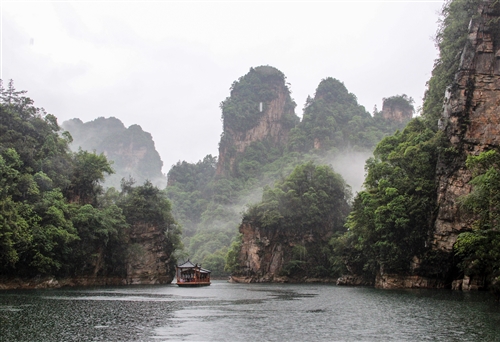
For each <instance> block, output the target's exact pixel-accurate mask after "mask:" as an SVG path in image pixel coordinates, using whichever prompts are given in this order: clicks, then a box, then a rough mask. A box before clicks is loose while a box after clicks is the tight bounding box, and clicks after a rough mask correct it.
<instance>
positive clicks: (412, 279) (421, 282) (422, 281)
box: [375, 274, 445, 289]
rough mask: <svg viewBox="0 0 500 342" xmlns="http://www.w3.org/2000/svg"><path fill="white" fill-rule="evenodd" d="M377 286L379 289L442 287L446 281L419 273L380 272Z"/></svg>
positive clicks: (376, 281) (376, 282)
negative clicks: (422, 275)
mask: <svg viewBox="0 0 500 342" xmlns="http://www.w3.org/2000/svg"><path fill="white" fill-rule="evenodd" d="M375 287H376V288H379V289H442V288H445V283H444V282H443V281H441V280H438V279H434V278H426V277H421V276H418V275H401V274H378V275H377V277H376V278H375Z"/></svg>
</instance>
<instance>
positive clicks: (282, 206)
mask: <svg viewBox="0 0 500 342" xmlns="http://www.w3.org/2000/svg"><path fill="white" fill-rule="evenodd" d="M350 196H351V194H350V189H349V188H348V186H347V185H346V184H345V182H344V180H343V179H342V177H341V176H340V175H338V174H336V173H334V172H333V170H332V169H331V168H330V167H328V166H324V165H321V166H316V165H314V164H313V163H312V162H309V163H306V164H303V165H299V166H297V167H296V168H295V170H294V171H293V172H292V173H291V174H290V175H289V176H288V177H287V178H286V179H285V180H284V181H282V182H278V183H277V184H276V186H275V187H274V188H273V189H271V188H269V187H268V188H266V189H265V190H264V194H263V196H262V202H261V203H259V204H255V205H253V206H250V207H249V209H248V211H247V212H246V214H245V215H244V217H243V220H244V221H252V222H253V223H254V224H255V225H257V226H259V227H263V228H268V229H271V228H278V227H279V228H280V229H294V230H304V229H314V230H316V229H318V228H320V227H321V228H322V229H327V230H331V231H335V230H341V229H342V226H343V223H344V218H345V215H346V214H347V212H348V211H349V206H348V200H349V198H350Z"/></svg>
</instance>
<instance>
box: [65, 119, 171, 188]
mask: <svg viewBox="0 0 500 342" xmlns="http://www.w3.org/2000/svg"><path fill="white" fill-rule="evenodd" d="M62 128H63V129H65V130H67V131H68V132H69V133H70V134H71V136H72V138H73V142H72V143H71V144H70V147H71V149H72V150H73V151H78V149H79V148H81V149H82V150H87V151H96V152H97V153H103V154H104V155H105V156H106V158H108V160H110V161H113V165H112V167H113V170H114V171H115V174H112V175H109V176H107V177H106V180H105V183H104V184H105V185H106V186H108V187H111V186H114V187H115V188H117V189H118V188H120V182H121V180H122V178H125V179H129V177H132V178H133V179H134V180H135V181H136V182H137V183H138V184H142V183H144V182H145V181H146V180H149V181H151V182H152V183H153V184H155V185H156V186H158V187H160V188H162V187H164V186H165V185H166V182H167V180H166V177H165V175H164V174H163V173H162V167H163V162H162V160H161V158H160V155H159V153H158V152H157V151H156V148H155V144H154V141H153V138H152V136H151V134H150V133H148V132H144V131H143V130H142V128H141V126H139V125H131V126H130V127H128V128H126V127H125V126H124V125H123V123H122V122H121V121H120V120H119V119H117V118H114V117H110V118H104V117H100V118H97V119H95V120H93V121H89V122H85V123H84V122H82V121H81V120H80V119H71V120H68V121H65V122H63V124H62Z"/></svg>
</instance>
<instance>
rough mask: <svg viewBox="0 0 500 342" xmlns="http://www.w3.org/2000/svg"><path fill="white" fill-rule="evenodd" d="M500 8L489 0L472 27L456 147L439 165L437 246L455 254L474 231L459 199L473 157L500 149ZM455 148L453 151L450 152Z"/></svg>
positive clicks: (456, 94) (450, 104)
mask: <svg viewBox="0 0 500 342" xmlns="http://www.w3.org/2000/svg"><path fill="white" fill-rule="evenodd" d="M499 18H500V6H499V5H498V4H494V2H493V1H484V2H482V3H481V5H480V7H479V16H478V17H477V18H476V19H473V21H472V22H471V24H470V29H469V37H468V42H467V45H466V46H465V48H464V50H463V53H462V57H461V63H460V69H459V72H458V73H457V75H456V76H455V81H454V84H453V85H452V86H451V87H450V89H449V91H448V93H447V97H446V102H445V106H444V111H443V115H442V118H441V120H440V129H442V130H443V131H444V132H445V134H446V137H447V139H448V140H449V142H450V144H451V148H450V149H448V152H447V153H443V154H442V155H441V157H440V160H439V163H438V175H437V181H438V207H439V210H438V213H437V219H436V221H435V226H434V228H435V230H434V234H433V239H432V244H433V248H435V249H437V250H441V251H446V252H451V251H452V248H453V244H454V243H455V242H456V239H457V236H458V234H459V233H461V232H463V231H465V230H469V229H471V225H470V223H471V222H470V221H469V219H468V218H466V217H465V216H464V215H463V214H462V213H461V212H460V208H459V205H458V203H457V200H458V198H459V197H460V196H463V195H466V194H468V193H470V191H471V187H470V185H469V184H468V182H469V181H470V179H471V174H470V171H468V170H467V169H466V167H465V160H466V158H467V156H468V155H477V154H479V153H480V152H482V151H484V150H486V149H491V148H494V147H498V146H500V112H499V105H500V34H499V33H500V32H499V25H498V20H499ZM450 150H451V152H450Z"/></svg>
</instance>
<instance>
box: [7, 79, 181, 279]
mask: <svg viewBox="0 0 500 342" xmlns="http://www.w3.org/2000/svg"><path fill="white" fill-rule="evenodd" d="M24 93H25V92H18V91H16V90H15V89H14V86H13V82H12V81H11V82H10V83H9V86H8V88H7V89H4V88H3V87H0V95H1V101H0V275H1V276H18V277H34V276H45V275H50V276H56V277H63V276H68V277H72V276H118V277H125V276H126V264H127V261H129V258H130V245H129V230H130V227H132V226H133V225H134V224H137V222H138V221H141V222H146V223H147V222H150V221H151V219H154V222H150V223H151V224H152V225H157V226H161V227H160V228H161V229H162V230H163V231H164V233H165V234H167V235H168V236H167V241H168V243H167V244H166V245H165V248H166V249H169V253H173V252H174V250H175V249H176V248H178V247H179V236H180V232H179V230H178V228H176V226H175V223H174V221H173V218H172V216H171V214H170V205H169V203H168V201H167V200H166V198H165V197H164V195H162V194H161V192H160V190H159V189H157V188H155V187H154V186H152V185H151V183H145V184H144V185H143V186H138V187H134V186H132V183H130V182H124V183H123V185H124V187H123V191H122V192H118V191H117V190H115V189H114V188H111V189H109V190H108V191H107V192H104V189H103V187H102V186H101V182H102V180H103V179H104V177H105V175H106V174H110V173H112V172H113V170H112V168H111V165H110V163H109V161H108V160H107V159H106V157H105V156H104V155H103V154H96V153H95V152H94V153H91V152H87V151H83V150H80V151H78V152H75V153H72V152H70V150H69V147H68V145H69V143H70V142H71V135H70V134H69V133H68V132H61V131H60V128H59V126H58V124H57V119H56V117H55V116H53V115H51V114H47V113H45V112H44V110H43V109H40V108H36V107H35V106H34V105H33V101H32V100H31V99H29V98H28V97H25V96H24Z"/></svg>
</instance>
